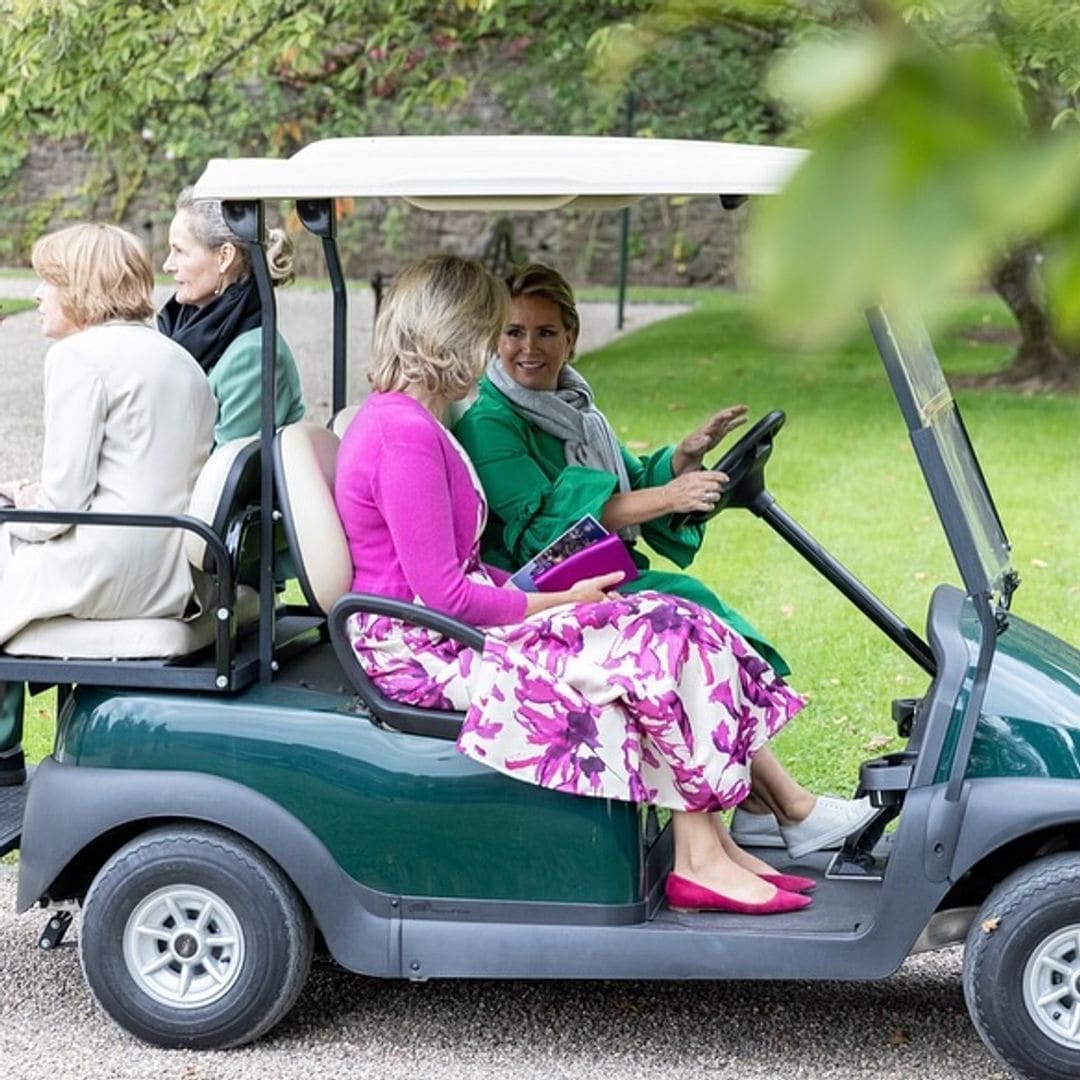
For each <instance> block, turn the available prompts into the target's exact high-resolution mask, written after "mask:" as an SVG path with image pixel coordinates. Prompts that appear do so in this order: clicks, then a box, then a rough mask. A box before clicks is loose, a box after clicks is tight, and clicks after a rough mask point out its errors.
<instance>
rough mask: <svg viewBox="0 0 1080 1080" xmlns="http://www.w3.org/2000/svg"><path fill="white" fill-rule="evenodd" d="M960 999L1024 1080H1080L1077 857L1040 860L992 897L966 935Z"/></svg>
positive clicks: (985, 1037) (993, 1047)
mask: <svg viewBox="0 0 1080 1080" xmlns="http://www.w3.org/2000/svg"><path fill="white" fill-rule="evenodd" d="M964 997H965V999H966V1000H967V1006H968V1011H969V1012H970V1013H971V1018H972V1020H973V1021H974V1022H975V1027H976V1028H977V1029H978V1031H979V1034H980V1035H981V1036H982V1038H983V1041H984V1042H985V1043H986V1045H987V1046H988V1047H989V1048H990V1049H991V1050H992V1051H993V1052H994V1053H995V1054H997V1056H998V1057H999V1058H1001V1060H1002V1061H1004V1062H1005V1063H1006V1064H1008V1065H1011V1066H1012V1067H1013V1068H1014V1069H1016V1070H1017V1071H1019V1072H1020V1073H1021V1074H1022V1075H1023V1076H1027V1077H1032V1078H1037V1080H1059V1078H1060V1080H1074V1078H1075V1077H1077V1076H1080V855H1077V854H1073V853H1069V854H1060V855H1051V856H1048V857H1047V858H1044V859H1039V860H1038V861H1036V862H1034V863H1032V864H1031V865H1030V866H1027V867H1024V868H1023V869H1022V870H1018V871H1017V872H1016V873H1014V874H1012V875H1011V876H1010V877H1008V878H1006V879H1005V881H1003V882H1002V883H1001V884H1000V885H999V886H998V887H997V888H996V889H995V890H994V891H993V892H992V893H991V894H990V896H989V897H988V898H987V900H986V903H985V904H983V906H982V909H981V910H980V911H979V914H978V916H977V917H976V919H975V921H974V923H972V926H971V930H970V931H969V932H968V937H967V943H966V945H965V948H964Z"/></svg>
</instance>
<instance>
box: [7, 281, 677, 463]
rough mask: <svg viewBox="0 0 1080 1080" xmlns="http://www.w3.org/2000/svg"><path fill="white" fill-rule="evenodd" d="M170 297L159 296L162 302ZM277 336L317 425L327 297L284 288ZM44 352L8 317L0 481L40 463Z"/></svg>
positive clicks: (29, 321) (609, 320)
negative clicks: (293, 359) (285, 347)
mask: <svg viewBox="0 0 1080 1080" xmlns="http://www.w3.org/2000/svg"><path fill="white" fill-rule="evenodd" d="M35 286H36V280H35V279H33V278H30V277H27V278H4V277H0V296H8V297H13V298H14V297H20V296H30V295H31V294H32V293H33V291H34V288H35ZM168 295H169V290H167V289H159V290H158V295H157V300H158V302H159V303H163V302H164V301H165V300H166V299H167V297H168ZM278 296H279V307H280V315H279V318H280V323H281V329H282V332H283V333H284V335H285V337H286V339H287V340H288V342H289V344H290V346H291V347H292V350H293V353H294V354H295V355H296V358H297V362H298V364H299V365H300V373H301V378H302V380H303V385H304V396H305V398H306V400H307V404H308V413H309V416H311V417H312V418H313V419H315V420H317V421H318V422H320V423H321V422H323V421H324V420H326V419H327V417H328V414H329V409H330V404H329V403H330V389H329V386H330V319H331V310H332V301H331V296H330V292H329V291H328V290H322V291H319V290H314V289H293V288H290V289H282V290H280V292H279V294H278ZM580 309H581V320H582V334H581V342H580V345H579V347H578V352H579V353H585V352H588V351H589V350H591V349H596V348H599V346H601V345H603V344H604V343H605V342H607V341H610V340H611V339H612V338H614V337H616V336H617V334H616V330H615V305H614V304H603V303H585V304H581V305H580ZM686 310H687V308H686V307H685V306H684V305H680V304H635V305H632V306H630V307H628V308H627V312H626V327H625V330H624V332H629V331H631V330H636V329H639V328H640V327H642V326H645V325H647V324H648V323H650V322H656V321H657V320H659V319H663V318H670V317H671V316H672V315H678V314H680V313H681V312H683V311H686ZM371 323H372V294H371V293H370V292H369V291H368V290H366V289H365V290H357V291H356V294H355V296H353V297H350V306H349V360H350V364H349V367H350V375H351V378H350V383H349V394H348V400H349V401H357V400H359V399H360V398H361V397H362V396H363V394H364V393H365V392H366V383H365V382H364V374H363V368H364V361H365V360H366V359H367V356H368V353H369V347H370V343H371ZM47 348H48V342H46V341H45V340H44V339H43V338H42V336H41V329H40V322H39V319H38V316H37V314H36V313H35V312H33V311H28V312H24V313H22V314H19V315H12V316H9V317H8V318H6V319H4V320H3V322H0V395H2V400H3V403H4V405H3V408H2V409H0V480H6V479H9V478H12V477H26V478H32V477H35V476H36V474H37V468H38V462H39V461H40V460H41V436H42V432H41V361H42V358H43V357H44V355H45V351H46V349H47Z"/></svg>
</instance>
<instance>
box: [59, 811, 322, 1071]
mask: <svg viewBox="0 0 1080 1080" xmlns="http://www.w3.org/2000/svg"><path fill="white" fill-rule="evenodd" d="M313 940H314V934H313V930H312V925H311V918H310V916H309V915H308V912H307V908H306V907H305V905H304V903H303V901H302V900H301V899H300V897H299V896H298V895H297V892H296V890H295V888H294V887H293V885H292V883H291V882H290V881H289V880H288V878H286V877H285V875H284V874H283V873H282V871H281V870H280V868H279V867H278V866H277V865H276V864H275V863H274V862H272V861H271V860H270V859H269V858H267V857H266V856H265V855H264V854H263V853H262V852H260V851H259V850H258V849H256V848H255V847H253V846H252V845H251V844H248V843H247V842H245V841H244V840H241V839H240V838H239V837H236V836H233V835H232V834H230V833H226V832H223V831H220V830H218V829H213V828H209V827H204V826H198V825H193V826H170V827H165V828H160V829H154V830H153V831H151V832H147V833H144V834H143V835H142V836H139V837H137V838H136V839H135V840H133V841H131V843H129V844H127V845H126V846H125V847H123V848H121V849H120V850H119V851H118V852H117V853H116V854H115V855H113V857H112V858H111V859H109V861H108V862H107V863H106V864H105V865H104V866H103V867H102V868H101V871H100V872H99V873H98V875H97V877H96V878H95V879H94V882H93V884H92V885H91V886H90V891H89V892H88V893H87V894H86V900H85V901H84V903H83V915H82V926H81V930H80V932H79V957H80V959H81V961H82V967H83V974H84V975H85V976H86V981H87V983H88V984H89V986H90V990H91V992H92V993H93V995H94V997H96V998H97V1000H98V1002H99V1003H100V1005H101V1007H102V1008H103V1009H104V1010H105V1011H106V1012H107V1013H108V1014H109V1016H110V1017H112V1019H113V1020H115V1021H116V1023H117V1024H119V1025H120V1026H121V1027H122V1028H124V1029H125V1030H126V1031H129V1032H131V1034H132V1035H135V1036H137V1037H138V1038H140V1039H143V1040H145V1041H146V1042H149V1043H153V1044H154V1045H156V1046H166V1047H188V1048H192V1049H200V1050H214V1049H224V1048H226V1047H230V1046H239V1045H241V1044H242V1043H246V1042H251V1041H252V1040H253V1039H257V1038H258V1037H259V1036H260V1035H262V1034H263V1033H265V1032H266V1031H268V1030H269V1029H270V1028H271V1027H272V1026H273V1025H274V1024H276V1023H277V1022H278V1021H279V1020H280V1019H281V1018H282V1017H283V1016H284V1015H285V1013H287V1012H288V1011H289V1009H290V1008H291V1007H292V1005H293V1003H294V1002H295V1001H296V998H297V996H298V995H299V993H300V990H301V988H302V987H303V985H304V981H305V979H306V978H307V973H308V968H309V967H310V964H311V953H312V946H313Z"/></svg>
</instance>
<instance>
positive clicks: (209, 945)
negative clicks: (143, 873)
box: [124, 885, 244, 1009]
mask: <svg viewBox="0 0 1080 1080" xmlns="http://www.w3.org/2000/svg"><path fill="white" fill-rule="evenodd" d="M124 962H125V963H126V964H127V969H128V972H129V973H130V975H131V977H132V978H133V979H134V980H135V983H136V985H137V986H138V987H139V989H140V990H142V991H143V992H144V993H146V994H148V995H149V996H150V997H152V998H153V999H154V1000H155V1001H159V1002H161V1003H162V1004H163V1005H170V1006H172V1007H173V1008H178V1009H194V1008H199V1007H201V1006H204V1005H210V1004H213V1002H215V1001H218V1000H219V999H220V998H222V997H224V996H225V994H227V993H228V992H229V990H230V988H231V987H232V985H233V984H234V983H235V982H236V980H237V979H238V978H239V976H240V971H241V969H242V968H243V966H244V933H243V930H242V929H241V927H240V921H239V920H238V919H237V917H236V914H235V913H234V912H233V910H232V908H231V907H229V905H228V904H226V903H225V902H224V901H223V900H222V899H221V897H220V896H215V895H214V893H212V892H208V891H207V890H206V889H200V888H198V887H196V886H194V885H169V886H167V887H166V888H164V889H158V890H157V892H155V893H152V894H151V895H150V896H148V897H146V899H145V900H143V901H142V903H140V904H139V905H138V907H136V908H135V910H134V911H133V912H132V913H131V916H130V918H129V919H128V921H127V925H126V926H125V927H124Z"/></svg>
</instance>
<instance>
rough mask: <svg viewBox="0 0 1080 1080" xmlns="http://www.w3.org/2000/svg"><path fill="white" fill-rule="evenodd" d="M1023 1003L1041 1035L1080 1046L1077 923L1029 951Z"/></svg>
mask: <svg viewBox="0 0 1080 1080" xmlns="http://www.w3.org/2000/svg"><path fill="white" fill-rule="evenodd" d="M1024 1005H1025V1006H1026V1007H1027V1011H1028V1015H1029V1016H1030V1017H1031V1019H1032V1020H1033V1021H1034V1022H1035V1024H1036V1026H1037V1027H1038V1028H1039V1030H1040V1031H1042V1032H1043V1034H1044V1035H1047V1036H1049V1037H1050V1038H1051V1039H1053V1040H1054V1042H1056V1043H1059V1044H1060V1045H1062V1046H1067V1047H1068V1048H1069V1049H1070V1050H1080V924H1077V925H1074V926H1068V927H1065V928H1064V929H1062V930H1058V931H1056V932H1055V933H1053V934H1051V935H1050V936H1049V937H1047V938H1045V939H1044V940H1043V941H1042V942H1041V943H1040V944H1039V946H1038V947H1037V948H1036V949H1035V950H1034V951H1033V952H1032V954H1031V957H1030V959H1029V960H1028V962H1027V966H1026V967H1025V968H1024Z"/></svg>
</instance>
